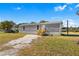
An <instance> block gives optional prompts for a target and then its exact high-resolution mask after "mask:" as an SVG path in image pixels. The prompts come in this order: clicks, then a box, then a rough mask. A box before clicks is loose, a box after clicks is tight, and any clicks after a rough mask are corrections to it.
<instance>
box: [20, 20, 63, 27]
mask: <svg viewBox="0 0 79 59" xmlns="http://www.w3.org/2000/svg"><path fill="white" fill-rule="evenodd" d="M55 23H61V24H62V23H63V22H62V21H53V22H45V23H37V24H21V25H19V26H25V25H43V24H55Z"/></svg>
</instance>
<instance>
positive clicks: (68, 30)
mask: <svg viewBox="0 0 79 59" xmlns="http://www.w3.org/2000/svg"><path fill="white" fill-rule="evenodd" d="M68 25H69V24H68V20H67V35H68V32H69V29H68Z"/></svg>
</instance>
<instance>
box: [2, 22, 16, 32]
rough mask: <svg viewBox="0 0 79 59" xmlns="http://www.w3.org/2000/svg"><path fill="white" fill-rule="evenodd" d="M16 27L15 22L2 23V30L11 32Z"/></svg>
mask: <svg viewBox="0 0 79 59" xmlns="http://www.w3.org/2000/svg"><path fill="white" fill-rule="evenodd" d="M14 25H15V23H14V22H13V21H3V22H1V23H0V28H1V29H2V30H4V31H6V30H11V28H12V27H13V26H14Z"/></svg>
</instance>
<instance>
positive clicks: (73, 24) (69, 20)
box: [63, 19, 78, 27]
mask: <svg viewBox="0 0 79 59" xmlns="http://www.w3.org/2000/svg"><path fill="white" fill-rule="evenodd" d="M68 24H69V27H78V23H77V22H75V21H74V20H73V19H68ZM63 26H64V27H67V20H63Z"/></svg>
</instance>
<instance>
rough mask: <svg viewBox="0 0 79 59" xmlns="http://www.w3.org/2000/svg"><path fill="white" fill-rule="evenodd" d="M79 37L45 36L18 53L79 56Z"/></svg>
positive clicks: (23, 54) (24, 54)
mask: <svg viewBox="0 0 79 59" xmlns="http://www.w3.org/2000/svg"><path fill="white" fill-rule="evenodd" d="M78 40H79V37H73V36H43V37H42V38H39V39H38V40H37V41H33V43H32V44H31V47H28V48H25V49H22V50H20V51H19V52H18V55H22V56H26V55H31V56H79V44H77V42H78Z"/></svg>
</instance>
